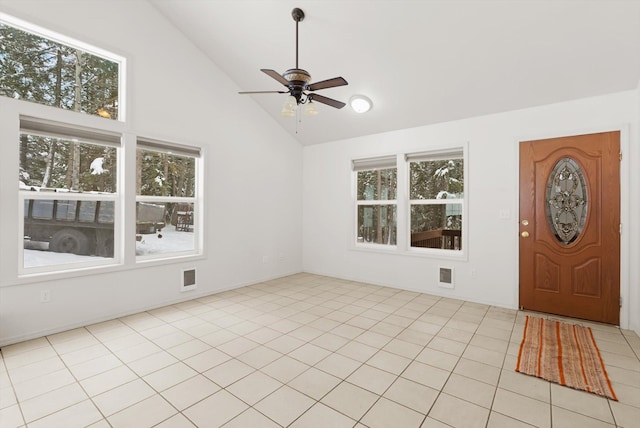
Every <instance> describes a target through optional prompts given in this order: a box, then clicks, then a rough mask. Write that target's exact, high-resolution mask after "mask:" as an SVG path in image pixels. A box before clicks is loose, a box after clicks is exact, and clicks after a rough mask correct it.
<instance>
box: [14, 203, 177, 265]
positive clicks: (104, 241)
mask: <svg viewBox="0 0 640 428" xmlns="http://www.w3.org/2000/svg"><path fill="white" fill-rule="evenodd" d="M137 210H138V213H137V223H136V234H137V235H138V234H148V233H156V232H159V231H161V230H162V228H163V227H164V226H165V223H164V217H165V206H164V205H162V204H152V203H138V206H137ZM114 214H115V212H114V202H113V201H73V200H57V199H26V200H25V206H24V239H25V240H26V241H39V242H48V243H49V251H55V252H58V253H73V254H79V255H95V256H102V257H113V248H114V240H113V226H114V218H115V217H114Z"/></svg>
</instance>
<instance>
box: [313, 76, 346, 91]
mask: <svg viewBox="0 0 640 428" xmlns="http://www.w3.org/2000/svg"><path fill="white" fill-rule="evenodd" d="M348 84H349V83H347V81H346V80H344V79H343V78H342V77H334V78H333V79H327V80H323V81H321V82H316V83H312V84H311V85H309V86H308V87H307V89H308V90H309V91H317V90H318V89H327V88H335V87H336V86H344V85H348Z"/></svg>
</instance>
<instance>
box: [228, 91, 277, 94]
mask: <svg viewBox="0 0 640 428" xmlns="http://www.w3.org/2000/svg"><path fill="white" fill-rule="evenodd" d="M238 93H239V94H288V93H289V92H288V91H243V92H238Z"/></svg>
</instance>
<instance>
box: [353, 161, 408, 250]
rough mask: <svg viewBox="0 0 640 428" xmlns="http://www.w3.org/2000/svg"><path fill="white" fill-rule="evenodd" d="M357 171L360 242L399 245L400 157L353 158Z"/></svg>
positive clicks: (358, 232)
mask: <svg viewBox="0 0 640 428" xmlns="http://www.w3.org/2000/svg"><path fill="white" fill-rule="evenodd" d="M353 170H354V171H355V172H356V176H357V178H356V194H357V197H356V218H357V221H356V224H357V234H356V237H357V242H358V243H361V244H380V245H396V238H397V228H396V223H397V201H396V198H397V184H398V170H397V167H396V156H390V157H383V158H375V159H361V160H354V161H353Z"/></svg>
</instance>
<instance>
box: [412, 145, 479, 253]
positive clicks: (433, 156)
mask: <svg viewBox="0 0 640 428" xmlns="http://www.w3.org/2000/svg"><path fill="white" fill-rule="evenodd" d="M460 152H462V156H460ZM467 153H468V143H467V142H465V143H463V144H460V145H452V146H448V147H442V148H436V149H434V150H428V151H424V152H414V153H407V154H405V155H404V161H405V162H404V165H405V173H406V178H405V183H406V189H407V196H406V206H407V212H406V216H405V219H406V224H405V225H406V232H405V239H406V243H405V246H404V249H405V251H406V252H407V253H408V254H410V255H414V256H422V257H438V258H445V259H454V260H467V259H468V255H467V253H468V249H467V246H468V245H469V242H468V238H467V237H468V231H467V228H468V224H469V222H468V210H467V205H468V204H467V198H468V161H467V158H468V156H467ZM452 158H458V159H462V160H463V176H464V196H463V198H462V199H459V198H456V199H409V190H410V189H409V188H410V182H409V180H410V178H409V163H410V162H420V161H425V160H446V159H452ZM447 204H461V205H462V233H461V236H460V239H461V241H462V242H461V246H462V249H461V250H445V249H440V248H422V247H412V246H411V206H412V205H447Z"/></svg>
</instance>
